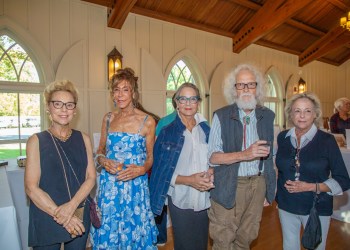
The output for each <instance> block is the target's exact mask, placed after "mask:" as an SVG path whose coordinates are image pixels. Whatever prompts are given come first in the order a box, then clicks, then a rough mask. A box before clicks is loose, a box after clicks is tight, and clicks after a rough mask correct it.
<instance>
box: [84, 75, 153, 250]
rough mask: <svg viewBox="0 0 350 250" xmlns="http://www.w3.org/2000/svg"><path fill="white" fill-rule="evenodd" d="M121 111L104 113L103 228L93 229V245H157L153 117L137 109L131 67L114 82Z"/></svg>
mask: <svg viewBox="0 0 350 250" xmlns="http://www.w3.org/2000/svg"><path fill="white" fill-rule="evenodd" d="M110 87H111V88H110V89H111V96H112V98H113V102H114V104H115V106H118V108H119V110H118V112H110V113H108V114H106V115H105V117H104V119H103V124H102V131H101V140H100V145H99V149H98V151H97V158H96V161H97V162H98V163H99V164H100V165H101V166H103V169H102V171H101V175H100V182H99V192H98V205H99V207H100V208H101V211H102V226H101V228H99V229H96V228H94V227H92V228H91V235H90V236H91V242H92V244H93V249H96V250H97V249H98V250H102V249H106V250H107V249H108V250H117V249H118V250H119V249H132V250H134V249H142V250H144V249H157V247H156V246H155V244H156V241H157V234H158V232H157V228H156V225H155V222H154V217H153V213H152V211H151V209H150V201H149V189H148V180H147V171H148V170H149V169H150V168H151V166H152V164H153V156H152V155H153V144H154V130H155V121H154V119H153V118H152V117H151V116H148V115H147V114H146V113H144V112H142V111H141V110H139V109H137V103H138V89H137V77H135V75H134V71H133V70H132V69H129V68H125V69H121V70H118V71H117V73H116V74H115V75H114V77H113V78H112V81H111V86H110Z"/></svg>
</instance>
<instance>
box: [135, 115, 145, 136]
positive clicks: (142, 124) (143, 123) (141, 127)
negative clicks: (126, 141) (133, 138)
mask: <svg viewBox="0 0 350 250" xmlns="http://www.w3.org/2000/svg"><path fill="white" fill-rule="evenodd" d="M147 118H148V115H146V116H145V119H143V122H142V123H141V126H140V128H139V130H138V131H137V133H138V134H139V133H140V132H141V130H142V129H143V126H144V125H145V122H146V120H147Z"/></svg>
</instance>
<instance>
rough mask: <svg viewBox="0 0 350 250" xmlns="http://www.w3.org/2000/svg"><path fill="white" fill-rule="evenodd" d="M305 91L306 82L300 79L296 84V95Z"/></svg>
mask: <svg viewBox="0 0 350 250" xmlns="http://www.w3.org/2000/svg"><path fill="white" fill-rule="evenodd" d="M305 91H306V82H305V81H304V79H303V78H301V77H300V79H299V82H298V93H304V92H305Z"/></svg>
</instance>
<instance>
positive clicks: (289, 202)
mask: <svg viewBox="0 0 350 250" xmlns="http://www.w3.org/2000/svg"><path fill="white" fill-rule="evenodd" d="M285 113H286V117H288V120H289V123H290V124H291V125H292V128H291V129H290V130H285V131H283V132H281V133H280V134H279V135H278V138H277V143H278V151H277V155H276V166H277V169H278V179H277V194H276V201H277V203H278V210H279V217H280V222H281V225H282V235H283V249H284V250H297V249H300V230H301V225H302V226H303V227H304V228H305V226H306V222H307V220H308V218H309V213H310V209H311V207H312V205H313V200H314V193H317V194H318V198H319V201H318V202H317V204H316V209H317V211H318V214H319V218H320V221H321V228H322V242H321V244H320V245H319V246H318V247H317V250H323V249H325V247H326V241H327V234H328V229H329V224H330V218H331V217H330V216H331V215H332V213H333V196H334V195H341V194H342V193H343V192H344V191H346V190H347V189H349V187H350V179H349V175H348V172H347V170H346V167H345V164H344V161H343V158H342V155H341V153H340V150H339V147H338V145H337V143H336V141H335V139H334V136H333V135H331V134H329V133H326V132H323V131H322V130H320V129H318V127H319V124H320V120H321V118H322V110H321V104H320V101H319V99H318V97H317V96H316V95H315V94H313V93H303V94H296V95H294V96H293V97H292V98H291V99H290V100H288V103H287V105H286V108H285Z"/></svg>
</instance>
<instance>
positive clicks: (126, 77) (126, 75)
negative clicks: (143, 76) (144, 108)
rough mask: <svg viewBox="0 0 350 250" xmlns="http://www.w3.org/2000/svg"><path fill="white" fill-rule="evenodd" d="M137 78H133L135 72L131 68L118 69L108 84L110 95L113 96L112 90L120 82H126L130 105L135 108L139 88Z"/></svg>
mask: <svg viewBox="0 0 350 250" xmlns="http://www.w3.org/2000/svg"><path fill="white" fill-rule="evenodd" d="M137 80H138V77H137V76H135V71H134V70H133V69H131V68H124V69H118V70H117V72H116V73H115V74H114V75H113V76H112V79H111V81H110V82H109V89H110V91H111V95H112V96H113V90H114V88H115V87H116V86H118V84H119V83H121V82H122V81H127V82H128V83H129V84H130V86H131V92H132V93H133V95H132V103H133V105H134V106H135V107H136V106H137V104H138V102H139V96H140V94H139V87H138V84H137Z"/></svg>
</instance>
